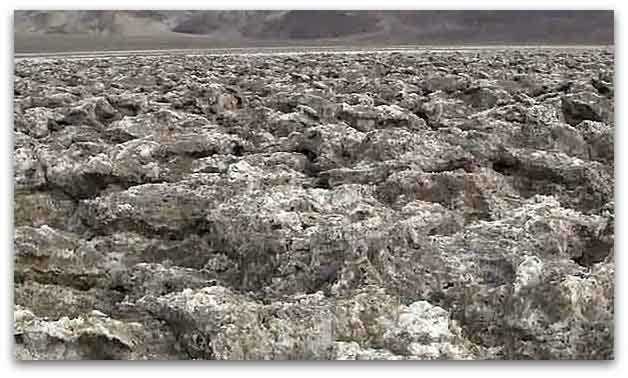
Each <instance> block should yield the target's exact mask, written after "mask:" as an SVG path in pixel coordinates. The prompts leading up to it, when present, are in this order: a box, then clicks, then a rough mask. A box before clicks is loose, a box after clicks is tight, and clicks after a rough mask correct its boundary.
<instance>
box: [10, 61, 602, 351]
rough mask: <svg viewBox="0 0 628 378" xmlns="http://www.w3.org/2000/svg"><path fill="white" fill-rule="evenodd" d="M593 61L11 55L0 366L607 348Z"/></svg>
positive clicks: (597, 79) (597, 72) (598, 75)
mask: <svg viewBox="0 0 628 378" xmlns="http://www.w3.org/2000/svg"><path fill="white" fill-rule="evenodd" d="M613 59H614V56H613V52H612V51H610V50H609V51H606V50H601V49H597V50H595V49H591V50H551V49H546V50H532V49H526V50H524V51H516V50H505V51H498V50H487V51H466V52H455V51H450V52H445V51H441V52H433V53H429V52H424V53H420V54H413V53H410V52H407V53H386V54H374V53H360V54H346V55H343V54H334V55H326V54H302V55H295V56H237V55H234V56H222V57H221V56H187V57H186V56H158V57H130V58H128V59H117V60H115V61H114V60H111V59H108V58H102V59H96V60H62V59H61V60H54V59H53V60H46V61H40V62H33V61H29V60H22V61H19V62H16V65H15V85H14V93H15V97H14V154H13V157H14V182H15V194H14V196H15V207H14V208H15V214H14V217H15V218H14V219H15V241H14V250H15V251H14V252H15V272H14V280H15V296H14V297H15V310H14V314H15V323H14V337H15V344H16V348H15V353H16V354H15V356H16V358H18V359H393V360H401V359H610V358H613V329H614V327H613V325H614V323H613V282H614V262H613V239H614V233H613V223H614V202H613V185H614V178H613V164H614V155H613V134H614V123H613V99H614V98H613V95H614V89H613Z"/></svg>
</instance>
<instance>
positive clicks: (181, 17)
mask: <svg viewBox="0 0 628 378" xmlns="http://www.w3.org/2000/svg"><path fill="white" fill-rule="evenodd" d="M613 24H614V23H613V11H603V10H602V11H598V10H586V11H547V10H543V11H530V10H522V11H513V10H508V11H471V10H459V11H455V10H454V11H451V10H449V11H434V10H430V11H370V10H369V11H349V10H293V11H276V10H270V11H268V10H267V11H255V10H253V11H243V10H238V11H163V10H121V11H111V10H102V11H101V10H78V11H30V10H24V11H15V14H14V31H15V36H16V51H17V50H18V49H19V47H20V46H19V43H17V42H18V41H19V42H20V43H21V42H22V41H28V38H31V39H37V38H42V37H44V36H60V35H65V36H89V37H92V38H118V39H120V38H127V37H129V38H130V37H150V38H156V39H159V38H162V37H164V38H165V37H169V38H174V39H181V38H183V39H184V38H193V37H194V38H197V40H198V38H199V37H201V38H203V39H204V41H205V42H211V41H222V42H229V43H233V44H251V43H263V42H264V41H319V40H325V41H329V42H348V43H350V42H360V41H362V42H364V41H371V42H374V43H420V44H429V43H431V42H432V43H437V44H443V43H444V44H447V43H493V42H503V43H534V42H546V43H549V44H553V43H557V44H578V43H581V44H612V43H613Z"/></svg>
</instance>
